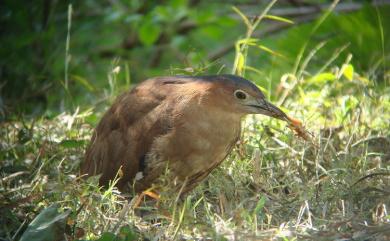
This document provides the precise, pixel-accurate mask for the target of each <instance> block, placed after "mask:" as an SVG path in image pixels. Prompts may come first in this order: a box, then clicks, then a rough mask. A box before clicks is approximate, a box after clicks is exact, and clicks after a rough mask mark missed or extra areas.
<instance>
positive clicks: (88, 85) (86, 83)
mask: <svg viewBox="0 0 390 241" xmlns="http://www.w3.org/2000/svg"><path fill="white" fill-rule="evenodd" d="M72 78H73V79H74V80H75V81H76V82H79V83H80V84H81V85H82V86H84V87H85V88H87V90H89V91H91V92H93V91H95V87H93V85H92V84H91V83H89V81H88V80H87V79H86V78H83V77H81V76H79V75H72Z"/></svg>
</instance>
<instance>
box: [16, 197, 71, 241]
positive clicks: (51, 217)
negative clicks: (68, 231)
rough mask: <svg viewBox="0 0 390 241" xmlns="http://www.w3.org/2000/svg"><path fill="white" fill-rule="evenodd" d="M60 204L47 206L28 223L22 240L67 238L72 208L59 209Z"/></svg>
mask: <svg viewBox="0 0 390 241" xmlns="http://www.w3.org/2000/svg"><path fill="white" fill-rule="evenodd" d="M58 207H59V206H58V204H53V205H51V206H50V207H47V208H45V209H44V210H43V211H42V212H41V213H40V214H38V216H37V217H36V218H35V219H34V220H33V221H32V222H31V223H30V224H29V225H28V227H27V229H26V231H25V232H24V233H23V235H22V237H21V238H20V241H46V240H47V241H59V240H65V225H66V220H67V219H68V216H69V214H70V210H67V211H65V212H63V213H60V212H59V211H58Z"/></svg>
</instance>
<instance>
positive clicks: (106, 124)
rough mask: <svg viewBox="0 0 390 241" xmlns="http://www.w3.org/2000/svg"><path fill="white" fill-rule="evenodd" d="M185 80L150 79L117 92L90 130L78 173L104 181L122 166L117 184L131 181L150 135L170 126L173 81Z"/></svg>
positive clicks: (154, 136)
mask: <svg viewBox="0 0 390 241" xmlns="http://www.w3.org/2000/svg"><path fill="white" fill-rule="evenodd" d="M186 82H188V80H184V81H181V79H180V78H177V77H171V78H156V79H150V80H147V81H145V82H143V83H141V84H140V85H138V86H136V87H135V88H134V89H132V90H131V91H129V92H126V93H124V94H122V95H121V96H119V97H118V98H117V100H116V101H115V103H114V104H113V105H112V106H111V108H110V109H109V110H108V111H107V112H106V113H105V114H104V116H103V118H102V119H101V121H100V123H99V124H98V126H97V128H96V129H95V131H94V133H93V136H92V139H91V143H90V144H89V146H88V148H87V150H86V154H85V162H84V163H83V164H82V167H81V173H85V174H88V175H96V174H102V176H101V177H100V184H101V185H107V184H108V182H109V181H110V180H112V179H114V177H115V175H116V174H117V172H118V169H119V168H121V167H122V173H123V177H122V178H121V180H120V181H119V183H118V188H122V187H123V186H124V185H125V184H126V183H127V182H130V184H132V179H133V178H134V176H135V175H136V174H137V172H139V171H142V170H143V169H144V168H145V166H144V165H145V162H144V161H145V156H146V154H147V153H148V151H149V149H150V147H151V145H152V142H153V141H154V139H155V138H156V137H157V136H160V135H163V134H165V133H167V132H168V131H169V130H170V123H171V121H172V114H171V113H172V111H173V108H174V106H172V105H170V104H167V103H169V102H168V101H167V100H168V99H169V98H170V96H171V95H172V94H173V93H174V92H175V90H176V87H175V85H176V84H184V83H186Z"/></svg>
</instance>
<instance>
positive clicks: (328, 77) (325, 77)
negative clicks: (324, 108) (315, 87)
mask: <svg viewBox="0 0 390 241" xmlns="http://www.w3.org/2000/svg"><path fill="white" fill-rule="evenodd" d="M335 79H336V76H335V75H334V74H332V73H330V72H326V73H320V74H317V75H314V76H313V77H312V78H310V79H309V81H308V82H309V83H313V84H324V83H326V82H328V81H333V80H335Z"/></svg>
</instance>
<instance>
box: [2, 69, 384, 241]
mask: <svg viewBox="0 0 390 241" xmlns="http://www.w3.org/2000/svg"><path fill="white" fill-rule="evenodd" d="M339 69H341V68H339ZM337 71H338V70H337V68H334V71H333V72H332V71H329V72H326V73H328V74H333V75H332V76H334V79H333V80H327V81H325V82H324V81H322V80H321V81H319V80H318V79H320V78H319V77H318V75H321V74H324V73H318V74H317V75H316V76H310V75H309V74H308V73H306V74H307V76H306V77H305V78H303V79H302V80H301V81H300V82H299V83H298V84H297V85H295V87H294V89H293V90H290V91H289V94H288V95H287V97H285V98H286V100H285V102H284V108H285V109H288V110H289V111H288V112H289V114H290V115H292V116H294V117H297V118H300V119H302V120H304V123H305V125H306V127H307V128H308V129H309V130H310V131H312V132H313V134H314V135H315V142H316V145H312V144H310V143H306V142H304V141H302V140H301V139H299V138H298V137H295V136H294V135H293V133H291V131H290V130H289V129H288V128H286V126H285V124H284V123H282V122H279V121H275V120H270V119H269V118H266V117H259V116H250V117H248V118H247V119H246V121H245V127H244V131H243V139H242V140H241V142H240V143H239V144H237V146H236V148H235V150H234V152H233V153H232V154H231V155H230V156H229V158H228V160H226V161H225V162H224V163H223V164H222V166H221V167H219V168H217V169H216V170H215V171H214V172H213V173H212V174H211V175H210V176H209V178H208V179H207V180H206V181H204V182H203V183H202V184H201V185H200V186H199V187H197V188H196V189H195V190H194V191H193V192H191V193H190V194H189V195H188V196H186V197H185V198H184V199H178V198H177V197H176V196H175V195H172V193H169V191H168V190H163V191H162V192H161V200H160V201H159V202H158V203H156V202H155V201H153V200H150V199H148V198H147V197H146V198H144V201H143V202H142V204H141V206H140V207H139V208H136V209H134V207H133V205H134V202H135V200H136V199H137V196H134V195H129V194H121V193H119V192H118V191H117V190H116V188H115V187H113V186H112V187H111V188H109V189H107V190H106V189H102V188H100V187H98V185H97V180H96V178H91V179H88V180H84V179H82V178H80V177H79V176H78V168H79V164H80V162H81V161H82V159H83V153H84V149H85V144H86V143H87V142H88V141H89V138H90V135H91V133H92V125H91V124H89V123H88V122H89V120H91V119H94V118H95V117H94V115H95V114H93V111H91V110H87V111H85V112H76V113H63V114H61V115H59V116H56V117H54V118H44V117H42V118H40V119H36V120H34V121H32V120H25V121H21V120H16V121H11V122H7V123H2V126H1V140H0V141H1V142H0V143H1V147H2V148H1V157H2V160H3V161H2V165H1V166H2V168H1V170H2V171H1V175H2V177H1V206H2V207H3V208H2V209H1V212H2V213H1V216H2V217H3V218H2V221H1V230H2V231H1V236H2V237H3V238H4V239H5V240H11V239H12V238H16V237H19V236H20V234H21V233H22V231H23V230H24V229H25V228H26V226H27V224H28V223H29V222H30V221H31V220H32V219H33V218H34V217H35V216H36V215H37V214H38V213H39V212H40V211H41V210H42V209H43V208H45V207H47V206H49V205H50V204H52V203H58V204H60V206H61V207H63V208H67V209H70V210H72V214H71V215H70V217H69V219H68V225H69V228H68V231H67V234H68V235H69V237H71V238H73V239H76V238H84V239H94V238H95V239H96V238H98V237H100V235H102V233H103V232H109V233H112V234H116V233H118V232H119V230H121V229H120V228H121V227H124V226H126V227H128V230H130V231H131V232H133V233H134V235H137V236H138V238H139V239H141V240H142V239H144V240H156V239H157V238H160V239H162V240H171V239H177V240H193V239H203V240H262V239H275V240H302V239H312V238H313V237H316V238H317V239H320V240H321V239H322V240H330V239H336V238H341V237H359V238H362V239H363V238H367V239H368V240H375V239H372V238H373V237H377V240H383V239H384V238H383V237H385V235H387V236H386V237H389V233H388V230H389V227H390V216H389V214H388V212H387V210H388V207H389V205H390V195H389V194H390V191H389V190H390V138H389V137H390V131H389V130H390V126H389V122H388V120H389V119H390V104H389V103H390V89H389V88H382V89H379V88H376V87H375V86H374V85H372V84H370V83H373V81H374V80H370V81H369V82H368V83H366V82H365V81H364V78H363V77H362V76H360V75H358V74H357V73H354V77H353V79H352V81H350V80H348V79H347V78H346V77H345V76H344V75H343V74H341V76H339V75H338V73H337ZM338 76H339V77H338ZM337 77H338V79H337ZM93 117H94V118H93ZM386 227H387V229H386ZM381 235H382V236H381ZM370 238H371V239H370ZM381 238H382V239H381ZM367 239H366V240H367Z"/></svg>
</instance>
